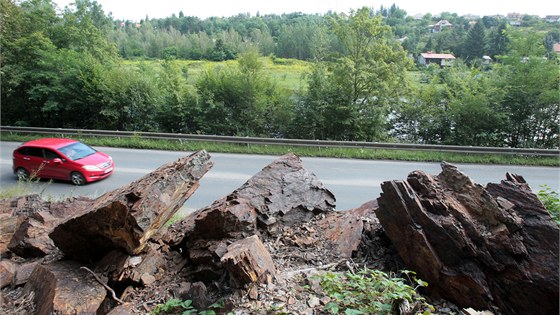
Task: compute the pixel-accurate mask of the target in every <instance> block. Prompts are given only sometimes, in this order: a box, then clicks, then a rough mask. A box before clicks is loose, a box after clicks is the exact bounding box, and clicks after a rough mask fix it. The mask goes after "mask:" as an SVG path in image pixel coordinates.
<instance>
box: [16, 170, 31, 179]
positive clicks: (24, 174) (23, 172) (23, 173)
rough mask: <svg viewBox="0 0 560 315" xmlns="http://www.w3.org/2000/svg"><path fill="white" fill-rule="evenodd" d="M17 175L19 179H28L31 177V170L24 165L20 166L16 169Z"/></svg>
mask: <svg viewBox="0 0 560 315" xmlns="http://www.w3.org/2000/svg"><path fill="white" fill-rule="evenodd" d="M16 176H17V178H18V180H21V181H26V180H28V179H29V172H28V171H27V170H26V169H25V168H23V167H18V168H17V169H16Z"/></svg>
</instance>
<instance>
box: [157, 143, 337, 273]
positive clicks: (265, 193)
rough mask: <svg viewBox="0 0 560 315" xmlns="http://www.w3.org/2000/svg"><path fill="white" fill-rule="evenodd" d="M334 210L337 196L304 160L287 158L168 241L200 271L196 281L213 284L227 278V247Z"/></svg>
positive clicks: (175, 229)
mask: <svg viewBox="0 0 560 315" xmlns="http://www.w3.org/2000/svg"><path fill="white" fill-rule="evenodd" d="M334 206H335V198H334V196H333V194H332V193H331V192H330V191H329V190H327V189H326V188H324V186H323V184H322V183H321V182H320V181H319V180H318V179H317V177H316V176H315V175H314V174H313V173H311V172H309V171H307V170H306V169H305V168H304V167H303V163H302V161H301V159H300V158H299V157H297V156H296V155H294V154H286V155H284V156H282V157H280V158H278V159H277V160H275V161H273V162H272V163H271V164H269V165H268V166H266V167H264V168H263V169H262V170H261V171H260V172H259V173H257V174H256V175H254V176H253V177H251V178H250V179H249V180H248V181H247V182H246V183H245V184H243V185H242V186H241V187H239V188H238V189H236V190H235V191H233V192H232V193H231V194H229V195H228V196H226V197H224V198H221V199H219V200H217V201H215V202H214V203H212V204H211V205H210V206H208V207H206V208H202V209H199V210H197V211H196V212H194V213H192V214H191V215H189V216H188V217H187V218H185V219H184V220H182V221H179V222H177V223H175V224H173V225H172V226H171V227H170V228H169V229H168V231H167V233H166V234H165V235H163V240H165V241H166V242H167V243H169V244H170V245H172V246H173V247H174V248H176V249H178V250H179V251H181V252H182V253H184V254H185V256H187V257H189V260H190V261H191V262H193V263H194V264H195V265H196V266H197V267H196V270H195V272H194V273H193V274H194V275H195V278H196V279H197V280H199V281H205V282H210V281H213V280H216V279H218V278H220V277H221V276H222V274H223V270H224V267H223V266H222V263H221V261H220V260H221V258H222V257H223V255H224V254H225V252H226V250H225V249H226V247H227V244H229V243H231V242H234V241H236V240H240V239H244V238H246V237H250V236H252V235H254V234H257V233H259V232H264V233H263V234H264V236H266V235H268V234H269V233H270V234H274V233H276V231H277V229H278V227H279V226H289V225H292V224H296V223H302V222H306V221H308V220H310V219H311V218H313V217H314V216H316V215H318V214H322V213H330V212H332V211H333V210H334V209H333V208H334Z"/></svg>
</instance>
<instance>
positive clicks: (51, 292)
mask: <svg viewBox="0 0 560 315" xmlns="http://www.w3.org/2000/svg"><path fill="white" fill-rule="evenodd" d="M31 291H32V292H34V293H35V294H34V296H35V305H36V312H35V314H40V315H42V314H45V315H48V314H97V310H98V309H99V307H100V306H101V303H102V302H103V300H104V299H105V296H106V294H107V292H106V289H105V288H104V287H103V285H101V284H100V283H99V282H97V281H96V280H95V278H94V277H93V275H91V274H90V273H88V272H87V271H85V270H81V269H80V266H79V265H78V264H76V263H73V262H55V263H52V264H49V265H37V266H36V267H35V270H34V271H33V273H32V274H31V277H30V278H29V281H28V282H27V284H26V285H25V287H24V292H31Z"/></svg>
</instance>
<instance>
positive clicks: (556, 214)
mask: <svg viewBox="0 0 560 315" xmlns="http://www.w3.org/2000/svg"><path fill="white" fill-rule="evenodd" d="M541 187H542V189H541V190H539V192H538V196H539V199H540V200H541V201H542V203H543V204H544V206H545V208H546V210H548V212H550V215H551V216H552V219H553V220H554V222H556V223H557V224H558V225H560V196H559V195H558V192H556V191H554V190H552V188H550V187H548V186H547V185H542V186H541Z"/></svg>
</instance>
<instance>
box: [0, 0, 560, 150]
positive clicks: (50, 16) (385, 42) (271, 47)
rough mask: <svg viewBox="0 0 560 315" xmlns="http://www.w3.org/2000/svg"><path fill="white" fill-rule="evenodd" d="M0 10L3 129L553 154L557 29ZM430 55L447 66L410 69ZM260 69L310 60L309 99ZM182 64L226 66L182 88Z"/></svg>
mask: <svg viewBox="0 0 560 315" xmlns="http://www.w3.org/2000/svg"><path fill="white" fill-rule="evenodd" d="M0 3H1V14H2V16H1V20H0V23H1V25H0V27H1V29H0V33H1V34H0V35H1V39H0V41H1V42H0V45H1V72H0V75H1V123H2V125H19V126H45V127H66V128H88V129H110V130H132V131H162V132H181V133H200V134H218V135H236V136H259V137H283V138H305V139H331V140H359V141H395V142H414V143H432V144H454V145H473V146H510V147H541V148H557V147H558V141H559V138H558V133H559V124H560V91H559V82H560V71H559V55H557V53H555V52H554V49H553V47H554V44H555V43H557V42H559V41H560V28H559V25H560V23H559V22H558V21H556V22H554V21H546V20H544V19H542V18H539V17H536V16H529V15H524V16H521V17H519V18H517V19H516V20H514V21H512V20H511V19H508V18H506V17H500V16H484V17H482V18H473V17H465V16H458V15H457V14H454V13H446V12H444V13H441V14H440V15H438V16H432V15H430V14H426V15H424V16H422V17H412V16H409V15H407V13H406V12H405V11H404V10H402V9H400V8H398V7H397V6H395V5H393V6H391V7H390V8H384V7H381V8H379V9H375V8H359V9H356V10H352V11H350V12H347V13H336V12H331V13H327V14H324V15H319V14H302V13H290V14H282V15H262V16H261V15H257V16H250V15H248V14H240V15H237V16H232V17H211V18H207V19H199V18H197V17H193V16H185V15H184V14H183V13H182V12H179V13H178V15H172V16H171V17H167V18H164V19H150V18H149V17H148V16H146V18H145V19H143V20H142V21H139V22H136V21H120V20H115V19H113V18H112V16H110V15H107V14H105V13H104V11H103V8H102V7H101V6H100V5H99V4H98V3H97V2H95V1H91V0H76V1H75V3H74V4H73V5H71V6H69V7H66V8H64V9H63V10H57V8H56V7H55V6H54V5H53V3H52V2H51V0H24V1H15V0H0ZM439 21H447V22H448V24H450V25H449V26H448V27H446V28H442V29H438V30H435V29H434V27H433V26H434V25H437V23H438V22H439ZM512 22H514V23H512ZM428 51H432V52H437V53H449V54H453V55H454V56H455V57H456V59H455V60H454V62H453V63H452V64H451V65H449V66H440V65H437V64H429V65H427V66H426V65H422V64H419V63H418V56H419V55H420V54H421V53H423V52H428ZM483 56H486V57H485V58H486V59H483ZM263 58H270V59H271V60H272V61H273V62H277V63H289V62H290V60H293V59H299V60H305V61H306V62H309V63H310V64H311V66H310V70H309V71H306V72H305V73H303V75H304V76H303V80H304V81H305V83H306V84H305V87H304V88H297V89H286V88H280V87H279V85H278V82H277V81H276V80H275V79H272V77H271V76H270V75H268V74H267V73H265V72H264V71H263V68H262V67H263V66H262V59H263ZM187 59H188V60H207V61H224V60H234V61H235V62H234V63H228V64H222V63H219V64H218V63H217V64H216V66H214V67H208V68H207V69H206V70H205V71H204V72H203V73H201V74H199V75H197V76H196V78H193V77H192V73H189V71H188V69H186V68H185V67H184V63H181V62H180V61H182V60H187ZM138 60H141V61H142V62H136V61H138Z"/></svg>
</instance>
